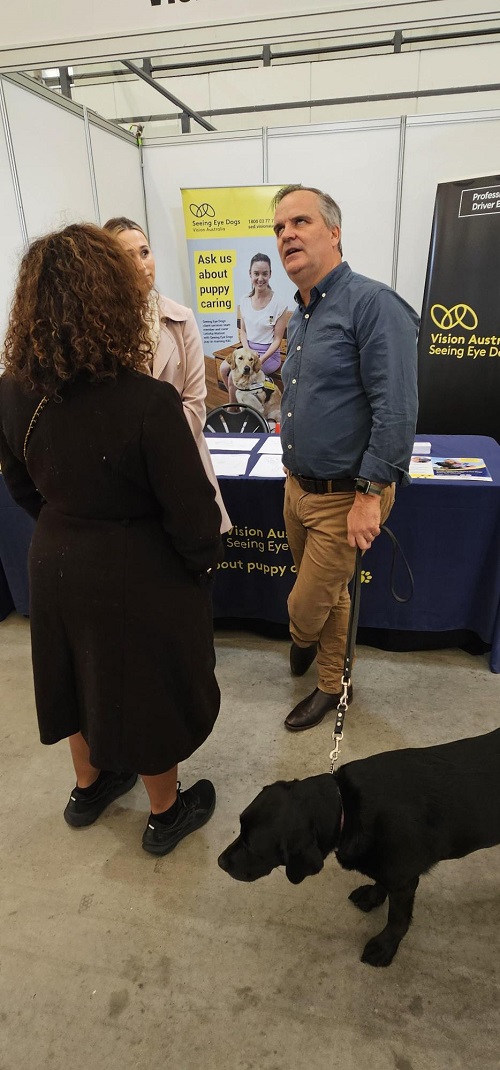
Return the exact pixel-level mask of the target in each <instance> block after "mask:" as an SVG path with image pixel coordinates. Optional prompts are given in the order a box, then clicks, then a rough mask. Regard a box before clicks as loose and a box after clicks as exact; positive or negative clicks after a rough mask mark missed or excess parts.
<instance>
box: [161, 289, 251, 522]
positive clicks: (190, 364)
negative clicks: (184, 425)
mask: <svg viewBox="0 0 500 1070" xmlns="http://www.w3.org/2000/svg"><path fill="white" fill-rule="evenodd" d="M159 306H160V319H161V335H160V341H159V343H158V349H157V350H156V353H155V356H154V360H153V376H154V378H155V379H161V380H162V381H163V382H165V383H171V384H172V386H175V389H176V390H177V391H178V393H179V394H180V396H181V400H182V406H183V409H184V415H185V417H186V419H187V421H188V424H189V426H190V428H191V431H192V432H193V435H194V438H195V441H196V444H197V446H198V449H199V451H200V457H201V459H202V461H203V465H204V468H205V471H206V473H207V476H208V478H209V480H210V482H211V483H212V484H213V486H214V487H215V491H216V501H217V505H218V506H219V509H220V511H221V515H222V523H221V531H222V532H224V531H229V529H230V528H231V526H232V525H231V521H230V519H229V516H228V514H227V511H226V507H225V505H224V502H223V500H222V495H221V492H220V487H219V484H218V482H217V477H216V475H215V472H214V470H213V465H212V459H211V457H210V452H209V449H208V446H207V443H206V441H205V438H204V435H203V428H204V426H205V417H206V409H205V398H206V395H207V387H206V382H205V357H204V354H203V345H202V341H201V337H200V332H199V330H198V327H197V324H196V320H195V318H194V314H193V313H192V312H191V309H190V308H186V307H185V306H184V305H178V304H177V303H176V302H175V301H171V300H170V298H169V297H163V296H162V295H161V294H160V295H159Z"/></svg>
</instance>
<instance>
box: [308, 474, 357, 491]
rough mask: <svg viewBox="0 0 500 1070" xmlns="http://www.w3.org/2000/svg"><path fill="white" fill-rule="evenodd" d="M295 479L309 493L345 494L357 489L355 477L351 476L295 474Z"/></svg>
mask: <svg viewBox="0 0 500 1070" xmlns="http://www.w3.org/2000/svg"><path fill="white" fill-rule="evenodd" d="M294 479H296V480H297V483H298V484H299V487H302V490H305V491H307V493H308V494H345V493H347V492H348V491H350V490H355V486H354V479H351V478H350V477H349V476H346V477H345V478H344V479H308V478H306V476H297V475H295V474H294Z"/></svg>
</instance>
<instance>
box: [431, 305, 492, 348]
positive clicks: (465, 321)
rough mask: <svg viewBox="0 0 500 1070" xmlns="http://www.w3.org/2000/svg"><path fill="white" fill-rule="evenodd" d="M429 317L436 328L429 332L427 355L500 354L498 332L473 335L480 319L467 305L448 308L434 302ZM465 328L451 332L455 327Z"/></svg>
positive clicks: (458, 328)
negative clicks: (436, 329) (437, 328)
mask: <svg viewBox="0 0 500 1070" xmlns="http://www.w3.org/2000/svg"><path fill="white" fill-rule="evenodd" d="M431 320H432V322H433V323H435V325H436V327H439V328H440V330H439V331H431V344H430V346H429V356H430V357H456V358H457V360H461V359H462V357H472V359H473V360H477V358H478V357H498V356H500V335H496V334H490V335H487V336H486V335H481V334H476V328H477V326H478V323H479V320H478V317H477V315H476V313H475V312H474V309H473V308H471V306H470V305H466V304H465V303H463V302H462V303H458V304H456V305H452V307H451V308H447V307H446V305H440V304H438V303H437V304H435V305H433V306H432V308H431ZM460 329H461V330H463V331H468V332H470V333H469V337H466V335H465V334H458V333H457V334H455V333H452V332H454V331H457V330H460Z"/></svg>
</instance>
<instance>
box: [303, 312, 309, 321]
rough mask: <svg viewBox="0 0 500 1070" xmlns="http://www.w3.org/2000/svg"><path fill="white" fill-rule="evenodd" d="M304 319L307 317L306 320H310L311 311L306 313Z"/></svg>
mask: <svg viewBox="0 0 500 1070" xmlns="http://www.w3.org/2000/svg"><path fill="white" fill-rule="evenodd" d="M304 319H305V320H308V319H309V313H308V312H306V314H305V316H304Z"/></svg>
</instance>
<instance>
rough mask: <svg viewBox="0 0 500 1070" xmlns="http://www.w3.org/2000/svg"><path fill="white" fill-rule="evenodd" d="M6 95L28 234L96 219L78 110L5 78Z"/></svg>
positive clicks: (80, 116) (43, 232) (82, 128)
mask: <svg viewBox="0 0 500 1070" xmlns="http://www.w3.org/2000/svg"><path fill="white" fill-rule="evenodd" d="M5 100H6V105H7V111H8V115H9V124H10V129H11V134H12V142H13V146H14V153H15V157H16V165H17V171H18V175H19V183H20V186H21V194H22V200H23V206H24V213H25V217H26V226H27V230H28V235H29V237H30V239H32V238H36V237H38V236H39V235H41V234H45V233H47V232H48V231H50V230H55V229H56V228H57V227H61V226H65V225H66V224H68V223H78V222H92V223H93V222H96V217H95V211H94V201H93V197H92V186H91V180H90V171H89V164H88V157H87V146H86V139H85V125H84V122H83V118H82V115H81V114H80V113H79V112H76V111H75V112H73V111H72V110H70V109H68V108H67V107H65V106H63V105H62V104H59V102H58V101H57V98H55V101H54V103H53V102H52V100H51V99H49V98H48V96H45V95H43V96H42V95H39V94H38V93H37V92H32V91H30V90H29V89H25V88H22V87H21V86H19V85H15V84H14V83H12V82H8V81H5Z"/></svg>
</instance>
